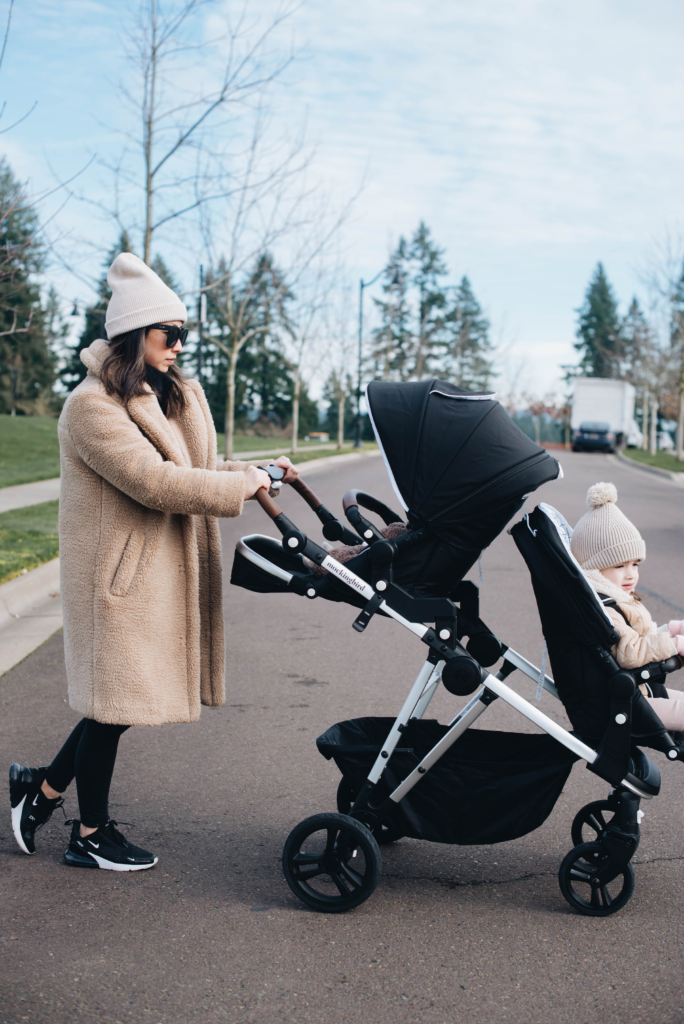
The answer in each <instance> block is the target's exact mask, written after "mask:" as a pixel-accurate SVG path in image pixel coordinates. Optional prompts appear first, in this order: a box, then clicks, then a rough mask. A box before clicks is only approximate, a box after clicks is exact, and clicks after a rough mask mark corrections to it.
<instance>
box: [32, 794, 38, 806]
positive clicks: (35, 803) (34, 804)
mask: <svg viewBox="0 0 684 1024" xmlns="http://www.w3.org/2000/svg"><path fill="white" fill-rule="evenodd" d="M33 806H34V807H37V806H38V794H37V793H36V797H35V800H34V801H33Z"/></svg>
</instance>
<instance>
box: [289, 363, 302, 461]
mask: <svg viewBox="0 0 684 1024" xmlns="http://www.w3.org/2000/svg"><path fill="white" fill-rule="evenodd" d="M299 382H300V377H299V367H297V368H296V369H295V378H294V388H293V389H292V444H291V445H290V451H291V452H292V454H293V455H296V454H297V437H298V436H299Z"/></svg>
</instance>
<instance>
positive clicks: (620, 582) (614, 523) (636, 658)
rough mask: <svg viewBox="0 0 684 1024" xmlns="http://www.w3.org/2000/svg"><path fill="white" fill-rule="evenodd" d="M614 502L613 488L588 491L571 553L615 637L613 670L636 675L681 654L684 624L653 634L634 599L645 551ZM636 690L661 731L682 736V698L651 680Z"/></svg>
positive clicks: (675, 621) (674, 621)
mask: <svg viewBox="0 0 684 1024" xmlns="http://www.w3.org/2000/svg"><path fill="white" fill-rule="evenodd" d="M616 501H617V489H616V488H615V486H614V484H610V483H603V482H601V483H598V484H594V485H593V487H590V488H589V490H588V492H587V505H588V507H589V512H587V513H586V514H585V515H584V516H583V517H582V518H581V519H580V521H579V522H578V524H577V526H576V527H575V529H574V532H573V535H572V541H571V543H570V547H571V550H572V553H573V555H574V556H575V558H576V559H577V561H578V562H579V564H580V565H581V566H582V569H583V570H584V575H585V576H586V577H587V579H588V580H589V583H590V585H591V586H592V587H593V589H594V590H595V591H596V593H597V594H598V596H599V597H600V599H601V600H602V601H603V605H604V607H605V609H606V611H607V612H608V615H609V616H610V618H611V620H612V622H613V625H614V626H615V629H616V630H617V632H618V633H619V634H620V640H619V641H618V643H617V644H616V645H615V647H614V648H613V654H614V656H615V659H616V661H617V663H618V665H620V666H621V667H622V668H626V669H640V668H643V666H644V665H648V664H650V663H651V662H654V661H662V660H664V659H667V658H671V657H672V655H673V654H680V655H682V654H684V623H683V622H682V621H681V619H672V620H671V621H670V622H668V623H667V625H664V626H661V627H660V629H658V628H657V627H656V625H655V623H654V622H653V620H652V619H651V616H650V615H649V613H648V611H647V609H646V608H645V607H644V605H643V604H642V603H641V600H640V599H639V597H638V596H637V594H636V593H635V587H636V585H637V583H638V582H639V564H640V563H641V562H643V560H644V559H645V557H646V545H645V543H644V541H643V538H642V536H641V534H640V533H639V531H638V530H637V528H636V526H634V524H633V523H631V522H630V521H629V519H627V517H626V516H625V515H623V513H622V512H621V511H620V510H619V509H618V507H617V505H616V504H615V502H616ZM638 675H639V673H637V676H638ZM639 689H640V690H641V692H642V694H643V695H644V697H646V700H647V701H648V703H649V704H650V705H651V707H652V708H653V710H654V711H655V712H656V714H657V715H658V717H659V718H660V721H661V722H662V723H663V725H664V726H665V728H666V729H668V730H670V731H675V732H682V731H684V693H680V692H679V691H678V690H672V689H670V688H669V687H667V688H666V687H665V686H664V684H663V683H662V682H659V681H657V680H655V679H651V680H650V681H644V682H640V683H639Z"/></svg>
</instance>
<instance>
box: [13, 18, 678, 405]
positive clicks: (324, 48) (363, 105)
mask: <svg viewBox="0 0 684 1024" xmlns="http://www.w3.org/2000/svg"><path fill="white" fill-rule="evenodd" d="M2 6H3V7H4V8H5V9H6V7H7V2H6V0H4V3H3V5H2ZM252 9H253V10H254V12H255V13H256V14H259V15H261V16H262V17H264V18H267V17H268V16H269V14H270V12H272V11H273V9H274V6H273V3H272V0H252ZM125 10H126V8H125V5H124V4H116V5H115V4H111V3H100V2H97V0H32V2H28V0H18V2H17V3H16V5H15V13H14V18H13V24H12V33H11V36H10V42H9V46H8V54H7V58H6V63H5V66H4V68H3V69H2V73H1V77H2V79H3V83H2V84H3V87H4V88H3V95H4V96H6V97H7V101H8V102H7V110H6V112H5V115H4V122H3V123H4V124H9V123H10V122H11V120H13V119H14V118H15V117H16V116H20V115H21V114H22V113H24V112H25V111H26V109H28V107H30V105H31V104H32V103H33V102H34V101H36V100H37V101H38V105H37V107H36V109H35V111H34V112H33V113H32V114H31V115H30V116H29V117H28V118H27V119H26V120H25V121H24V122H23V123H22V124H20V125H19V126H17V127H16V128H15V129H13V130H12V131H11V132H8V133H7V134H6V135H2V136H0V147H1V148H2V149H3V150H4V151H5V152H6V154H7V155H8V157H9V159H10V161H11V163H12V165H13V166H14V168H15V169H16V171H17V173H18V174H19V175H21V176H22V177H30V178H31V180H32V182H33V183H34V185H35V187H42V186H44V185H45V184H46V183H47V182H48V181H49V180H50V171H49V168H50V167H52V168H53V169H54V171H55V173H56V174H58V175H61V176H63V177H66V176H68V175H69V174H72V173H74V172H75V171H76V170H78V169H79V168H80V167H81V166H83V164H84V163H85V161H86V160H87V159H88V156H89V154H91V153H97V154H98V155H100V156H111V155H112V154H113V153H114V151H115V149H116V147H117V146H118V145H119V141H118V140H116V139H115V138H114V136H113V135H112V132H111V130H110V129H109V127H107V126H108V125H112V124H116V123H119V124H121V123H122V122H121V116H122V115H121V110H120V102H119V100H118V97H117V91H116V83H117V81H118V79H119V78H120V77H121V75H122V72H123V73H125V71H124V66H123V64H122V57H121V55H122V40H121V32H122V29H123V28H124V27H125V17H124V14H125ZM287 33H288V41H289V40H291V41H292V43H293V45H294V47H295V49H296V52H297V55H298V57H297V60H296V61H295V63H294V64H293V66H292V67H291V69H290V70H289V71H288V75H287V77H286V81H285V82H284V85H283V90H282V92H280V93H279V96H278V100H277V117H278V120H279V124H280V125H281V126H282V128H283V130H284V131H290V132H292V133H295V132H296V131H298V130H299V128H300V126H301V124H302V122H303V120H304V119H305V120H306V123H307V136H308V138H309V139H310V140H311V141H315V142H316V144H317V156H316V164H315V168H316V171H315V173H316V174H317V175H318V176H319V177H320V179H321V180H322V181H323V182H324V183H325V187H326V189H327V190H328V192H329V194H330V196H331V200H332V202H333V203H339V204H340V205H342V204H344V202H345V201H346V200H347V199H348V197H349V196H350V195H352V194H353V193H355V192H356V191H357V190H358V188H359V186H360V184H361V183H363V189H362V191H361V194H360V196H359V198H358V199H357V201H356V204H355V206H354V210H353V214H352V217H351V219H350V221H349V223H348V225H347V228H346V234H345V243H346V249H347V257H346V259H347V263H348V265H349V268H350V274H351V275H352V276H353V277H356V278H358V277H359V276H362V275H363V276H364V277H366V278H368V277H371V276H373V275H374V274H375V273H376V272H377V271H378V270H379V269H380V267H381V266H382V265H383V263H384V261H385V259H386V256H387V252H388V248H389V247H390V246H391V245H393V244H394V243H395V242H396V240H397V238H398V237H399V236H400V235H401V234H407V233H410V232H412V231H413V230H414V229H415V227H416V225H417V224H418V222H419V221H420V220H421V219H422V220H425V221H426V222H427V224H428V225H430V227H431V228H432V231H433V234H434V236H435V238H436V240H437V241H438V242H439V243H440V244H441V245H442V246H443V247H444V248H445V249H446V256H447V262H448V264H449V267H450V270H451V273H452V275H453V278H454V279H456V278H457V277H459V276H460V275H462V274H464V273H465V274H467V275H468V276H469V277H470V279H471V283H472V285H473V288H474V290H475V293H476V295H477V296H478V297H479V298H480V300H481V302H482V303H483V305H484V306H485V307H486V309H487V311H488V313H489V315H490V317H491V319H492V322H493V325H494V334H495V337H496V338H497V339H498V338H501V339H503V341H504V343H505V344H506V345H508V346H510V345H513V353H514V356H515V359H514V361H515V360H517V361H518V363H519V362H520V361H521V360H522V359H523V358H524V359H526V361H527V362H526V368H525V378H526V381H527V384H528V388H529V390H533V391H537V392H540V393H541V392H544V391H546V390H553V389H558V387H559V384H558V378H559V371H558V366H559V364H560V363H563V362H569V361H572V360H573V349H572V341H573V337H574V329H575V319H576V317H575V309H576V307H577V306H578V305H579V304H580V302H581V300H582V296H583V292H584V290H585V288H586V284H587V281H588V279H589V277H590V275H591V273H592V271H593V269H594V267H595V265H596V263H597V262H598V261H599V260H601V261H603V263H604V264H605V266H606V270H607V272H608V275H609V278H610V279H611V281H612V282H613V284H614V285H615V289H616V292H617V294H618V297H619V298H620V300H621V302H622V304H623V306H624V305H625V304H626V303H627V301H628V300H629V298H630V297H631V295H632V293H633V292H635V291H637V292H638V291H640V290H641V284H640V277H639V268H640V265H642V264H643V262H644V259H645V257H646V254H647V251H648V249H649V247H650V246H652V244H653V242H654V240H657V239H658V238H662V237H663V236H664V234H665V233H666V232H668V231H669V232H674V233H676V232H677V231H678V230H679V228H680V225H681V223H682V221H683V219H684V210H683V201H684V200H683V194H682V173H681V171H682V157H683V156H684V144H683V140H684V134H683V133H684V102H683V100H684V72H683V71H682V61H681V58H680V54H681V50H682V43H683V42H684V7H683V6H682V5H681V4H679V3H675V2H670V0H650V2H649V3H648V4H644V3H643V2H636V0H620V2H619V3H618V2H609V0H591V2H589V0H574V2H573V3H572V4H570V3H567V2H563V3H561V2H554V0H479V2H478V3H472V2H471V0H468V2H465V0H431V2H430V3H424V2H423V3H419V2H413V0H411V2H409V0H404V2H402V0H391V2H390V0H364V2H359V0H356V2H355V0H351V2H350V0H304V3H303V4H302V5H301V7H300V8H299V9H298V11H297V12H296V13H295V15H294V16H293V17H292V18H291V19H290V23H289V26H288V29H287ZM117 119H118V121H117ZM99 174H100V172H96V171H95V169H94V168H91V169H90V170H89V171H88V172H87V173H86V174H85V175H84V176H83V177H82V178H81V179H80V186H79V187H81V188H82V189H83V190H84V191H86V192H87V191H88V189H91V190H92V194H93V195H96V194H100V193H98V189H100V190H101V189H102V187H103V186H102V184H101V182H102V180H103V179H102V178H101V176H98V175H99ZM55 223H56V224H57V225H58V226H59V229H60V231H62V232H65V233H68V232H73V233H74V237H75V236H76V235H78V236H79V237H86V236H88V235H89V234H90V240H92V241H93V242H96V243H98V244H100V245H103V246H107V245H109V244H110V243H111V241H112V240H113V235H114V232H113V231H112V230H111V229H110V228H108V226H107V225H106V224H105V223H104V222H102V221H98V220H97V219H96V218H94V217H93V214H92V212H91V211H89V210H87V209H86V208H84V207H83V206H82V205H81V204H78V203H73V202H72V203H70V204H67V206H66V207H65V208H64V209H63V210H62V211H61V212H60V213H59V214H58V215H57V218H56V221H55ZM108 232H109V235H108ZM188 261H189V263H192V266H188V267H187V277H188V279H192V278H194V273H195V266H194V261H195V256H192V257H188ZM175 265H176V266H178V262H176V264H175ZM185 269H186V268H185V267H184V266H183V267H181V269H180V273H181V275H182V274H184V272H185ZM59 280H60V290H61V291H63V292H65V293H68V294H69V296H71V295H72V294H73V295H77V294H78V295H82V296H83V297H87V290H86V289H85V288H84V286H83V285H82V284H80V283H79V282H77V281H73V282H69V281H68V280H67V279H66V278H65V277H64V275H62V277H60V279H59ZM69 289H71V291H69Z"/></svg>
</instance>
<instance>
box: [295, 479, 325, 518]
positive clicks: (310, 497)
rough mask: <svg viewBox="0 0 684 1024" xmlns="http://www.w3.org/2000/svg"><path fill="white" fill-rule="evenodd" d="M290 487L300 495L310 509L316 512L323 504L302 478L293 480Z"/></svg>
mask: <svg viewBox="0 0 684 1024" xmlns="http://www.w3.org/2000/svg"><path fill="white" fill-rule="evenodd" d="M290 487H291V488H292V490H293V491H296V492H297V494H299V495H300V497H302V498H303V499H304V501H305V502H306V503H307V505H308V506H309V508H310V509H313V511H314V512H315V511H316V510H317V509H319V508H320V507H321V505H322V504H323V502H322V501H321V499H320V498H318V497H316V495H315V494H314V492H313V491H312V490H311V488H310V487H308V486H307V485H306V484H305V483H304V481H303V480H302V479H301V478H297V480H293V481H292V483H291V484H290Z"/></svg>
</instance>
